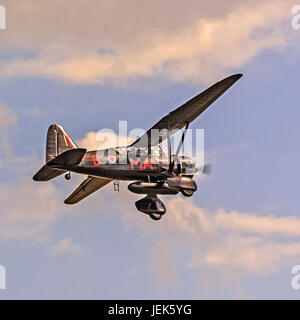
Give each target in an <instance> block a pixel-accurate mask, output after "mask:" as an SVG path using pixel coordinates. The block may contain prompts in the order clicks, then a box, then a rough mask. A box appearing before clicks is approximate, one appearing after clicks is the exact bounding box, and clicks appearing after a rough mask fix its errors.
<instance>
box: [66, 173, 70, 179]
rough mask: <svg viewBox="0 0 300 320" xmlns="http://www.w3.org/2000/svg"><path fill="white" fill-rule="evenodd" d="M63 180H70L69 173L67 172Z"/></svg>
mask: <svg viewBox="0 0 300 320" xmlns="http://www.w3.org/2000/svg"><path fill="white" fill-rule="evenodd" d="M65 179H66V180H71V172H68V173H66V174H65Z"/></svg>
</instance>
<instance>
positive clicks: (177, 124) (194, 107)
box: [130, 74, 243, 147]
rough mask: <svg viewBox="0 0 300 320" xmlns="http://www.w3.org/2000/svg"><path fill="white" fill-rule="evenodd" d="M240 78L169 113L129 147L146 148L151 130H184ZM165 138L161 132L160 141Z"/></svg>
mask: <svg viewBox="0 0 300 320" xmlns="http://www.w3.org/2000/svg"><path fill="white" fill-rule="evenodd" d="M242 76H243V75H242V74H235V75H232V76H230V77H227V78H225V79H223V80H221V81H219V82H217V83H216V84H214V85H213V86H211V87H210V88H208V89H206V90H205V91H203V92H202V93H200V94H198V95H197V96H195V97H194V98H192V99H191V100H189V101H188V102H186V103H185V104H183V105H182V106H180V107H179V108H177V109H175V110H174V111H172V112H170V113H169V114H168V115H167V116H165V117H164V118H162V119H161V120H160V121H158V122H157V123H156V124H155V125H154V126H153V127H152V128H151V129H149V130H148V131H147V132H146V133H145V134H144V135H143V136H141V137H140V138H139V139H138V140H136V141H135V142H134V143H132V144H131V145H130V146H135V147H147V144H148V143H149V142H148V139H150V137H151V130H154V129H158V130H163V129H167V130H169V131H170V132H171V134H173V133H175V132H176V131H178V130H180V129H182V128H184V127H185V126H186V124H187V123H191V122H192V121H194V120H195V119H196V118H197V117H198V116H199V115H200V114H201V113H203V112H204V111H205V110H206V109H207V108H208V107H209V106H210V105H211V104H212V103H213V102H215V101H216V100H217V99H218V98H219V97H220V96H221V95H222V94H223V93H224V92H225V91H226V90H228V89H229V88H230V87H231V86H232V85H233V84H234V83H235V82H236V81H238V80H239V79H240V78H241V77H242ZM167 137H168V134H167V132H166V131H164V130H163V131H162V132H161V141H163V140H165V139H167ZM149 141H150V140H149ZM151 142H152V145H155V144H157V143H156V141H154V143H153V141H151ZM145 144H146V145H145Z"/></svg>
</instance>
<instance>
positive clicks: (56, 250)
mask: <svg viewBox="0 0 300 320" xmlns="http://www.w3.org/2000/svg"><path fill="white" fill-rule="evenodd" d="M50 252H51V253H53V254H62V253H76V254H81V253H83V252H84V248H83V247H82V246H80V245H78V244H75V243H73V242H72V240H71V239H70V238H64V239H62V240H60V241H59V242H58V243H57V244H55V245H53V246H51V247H50Z"/></svg>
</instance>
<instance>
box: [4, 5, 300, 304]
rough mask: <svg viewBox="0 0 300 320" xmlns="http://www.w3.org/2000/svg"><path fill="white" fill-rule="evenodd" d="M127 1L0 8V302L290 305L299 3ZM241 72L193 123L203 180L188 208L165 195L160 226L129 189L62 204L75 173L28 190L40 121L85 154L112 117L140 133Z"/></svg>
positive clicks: (297, 235) (299, 220)
mask: <svg viewBox="0 0 300 320" xmlns="http://www.w3.org/2000/svg"><path fill="white" fill-rule="evenodd" d="M71 2H72V3H71ZM124 2H126V5H125V4H124V5H123V4H122V5H120V7H118V6H117V4H116V2H115V1H111V2H110V4H105V3H104V2H103V1H90V2H89V3H90V5H89V6H87V5H86V4H85V2H84V1H82V0H77V1H65V2H64V5H62V6H60V5H59V3H58V1H56V0H54V1H52V2H51V4H37V3H36V2H35V1H32V0H22V5H21V2H20V1H19V0H16V1H14V2H13V3H12V2H9V1H5V0H2V2H1V1H0V3H1V4H3V5H4V6H5V7H6V9H7V29H6V30H0V39H1V40H2V41H1V42H0V48H1V54H0V74H1V76H0V145H1V151H0V155H1V159H0V170H1V171H0V197H1V211H0V264H1V265H3V266H5V267H6V271H7V290H0V299H11V298H16V299H24V298H26V299H35V298H38V299H52V298H56V299H69V298H75V299H119V298H122V299H145V298H149V299H150V298H154V299H159V298H170V299H172V298H180V299H189V298H191V299H210V298H216V299H222V298H226V299H239V298H242V299H243V298H245V299H255V298H258V299H262V298H273V299H276V298H283V299H286V298H291V299H299V297H300V292H299V291H296V290H293V289H292V287H291V279H292V275H291V269H292V267H293V266H294V265H295V264H300V229H299V228H300V217H299V205H298V202H299V196H298V190H299V184H300V183H299V174H298V172H299V169H300V166H299V160H300V152H299V150H298V144H299V143H298V141H299V139H298V137H299V136H300V128H299V124H298V122H299V121H298V118H299V116H300V112H299V107H298V101H299V98H300V93H299V92H300V91H299V88H298V86H299V84H298V78H299V77H298V69H299V68H300V65H299V59H298V57H299V37H300V31H295V30H293V29H292V28H291V25H290V21H291V18H292V16H291V13H290V12H291V8H292V6H293V5H294V3H293V2H290V1H267V0H266V1H249V2H248V3H244V2H243V1H227V2H226V5H225V4H224V2H221V1H217V0H215V1H211V3H209V4H207V2H205V3H204V2H201V1H191V4H190V7H189V8H186V6H185V5H184V4H183V2H177V1H172V2H169V1H166V2H165V4H164V5H163V6H160V3H159V2H158V1H152V5H151V6H149V7H147V8H144V9H143V8H142V4H140V6H137V3H136V1H134V0H132V1H129V0H128V1H124ZM117 8H118V10H117ZM133 8H135V9H133ZM157 8H159V9H160V10H159V11H157ZM44 11H45V12H48V13H49V17H48V16H47V17H44V19H42V17H43V14H42V12H44ZM82 12H84V13H85V16H87V17H88V19H86V20H85V21H84V22H83V21H82V20H80V17H82ZM95 12H96V13H98V15H95ZM120 12H122V14H121V13H120ZM141 16H143V17H144V19H141V18H140V17H141ZM116 17H119V19H115V20H114V21H116V23H115V24H114V25H111V19H113V18H116ZM28 21H30V23H28ZM76 21H77V23H76ZM78 21H81V22H80V23H79V22H78ZM237 24H238V25H239V28H237V27H236V25H237ZM95 30H97V32H96V31H95ZM240 72H241V73H243V74H244V77H243V78H242V79H241V80H240V81H239V82H238V83H236V84H235V85H234V86H233V87H232V88H231V89H230V90H229V91H228V92H227V93H226V94H225V95H224V96H222V97H221V98H220V99H219V100H218V101H217V102H216V103H215V104H214V105H213V106H212V107H211V108H210V109H208V110H207V111H206V112H205V114H203V115H202V116H201V117H200V118H199V119H197V120H196V121H195V122H194V123H193V124H192V125H191V127H192V128H194V129H196V128H204V129H205V155H206V158H207V160H208V161H210V162H212V164H213V171H212V175H211V176H209V177H205V178H204V179H201V180H197V181H198V191H197V192H196V193H195V195H194V197H193V198H182V197H166V198H164V201H165V202H166V204H167V208H168V212H167V214H166V215H165V216H164V218H163V219H162V220H161V221H160V222H158V223H157V222H154V221H152V220H150V219H149V218H148V217H147V216H145V215H143V214H142V213H139V212H137V211H136V209H135V206H134V202H135V201H136V200H137V199H138V198H139V197H138V196H136V195H133V194H131V193H130V192H129V191H128V190H127V187H126V184H125V183H122V184H121V192H120V193H115V192H113V187H112V185H110V184H109V185H107V186H106V187H105V188H103V190H100V191H99V192H97V193H96V194H94V195H92V196H91V197H90V198H88V199H86V200H85V201H83V202H82V203H81V204H79V205H78V206H72V207H67V206H65V205H64V204H63V200H64V199H65V198H66V197H67V196H68V195H69V194H70V193H71V192H72V191H73V190H74V189H75V188H76V187H77V185H78V184H79V183H80V182H81V181H82V180H83V179H84V178H85V177H83V176H75V175H74V176H73V179H72V180H71V181H70V182H67V181H66V180H65V179H64V178H61V177H60V178H57V179H56V180H54V181H52V182H49V183H46V184H44V183H42V184H38V183H34V182H33V181H32V176H33V174H34V173H35V172H36V171H37V170H38V169H39V168H40V167H41V166H42V165H43V163H44V158H45V155H44V149H45V139H46V132H47V128H48V126H49V125H50V124H52V123H59V124H60V125H62V126H63V127H64V128H65V130H66V131H67V132H68V133H69V134H70V135H71V136H72V138H73V139H74V140H75V141H77V142H79V143H80V141H82V140H83V139H85V141H87V140H89V139H90V138H89V137H91V136H88V133H89V132H93V133H95V132H97V131H98V130H100V129H102V128H111V129H113V130H115V131H117V129H118V122H119V120H127V121H128V128H129V130H130V129H133V128H144V129H147V128H149V127H150V126H152V124H154V123H155V122H156V121H157V120H159V119H160V118H161V117H162V116H164V115H165V114H167V113H168V112H169V111H171V110H172V109H174V108H175V107H177V106H179V105H181V104H182V103H184V102H185V101H186V100H188V99H190V98H191V97H193V96H194V95H196V94H197V93H199V92H201V91H202V90H204V89H205V88H207V87H208V86H209V85H211V84H213V83H214V82H215V81H218V80H220V79H222V78H223V77H225V76H227V75H230V74H233V73H240ZM89 142H90V144H93V143H95V141H89Z"/></svg>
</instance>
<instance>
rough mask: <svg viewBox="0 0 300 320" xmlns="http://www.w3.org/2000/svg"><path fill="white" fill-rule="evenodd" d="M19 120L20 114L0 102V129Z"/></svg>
mask: <svg viewBox="0 0 300 320" xmlns="http://www.w3.org/2000/svg"><path fill="white" fill-rule="evenodd" d="M17 122H18V116H17V115H16V114H15V113H14V112H13V110H12V109H11V108H9V107H7V106H6V105H4V104H0V129H4V128H7V127H11V126H13V125H15V124H17Z"/></svg>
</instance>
